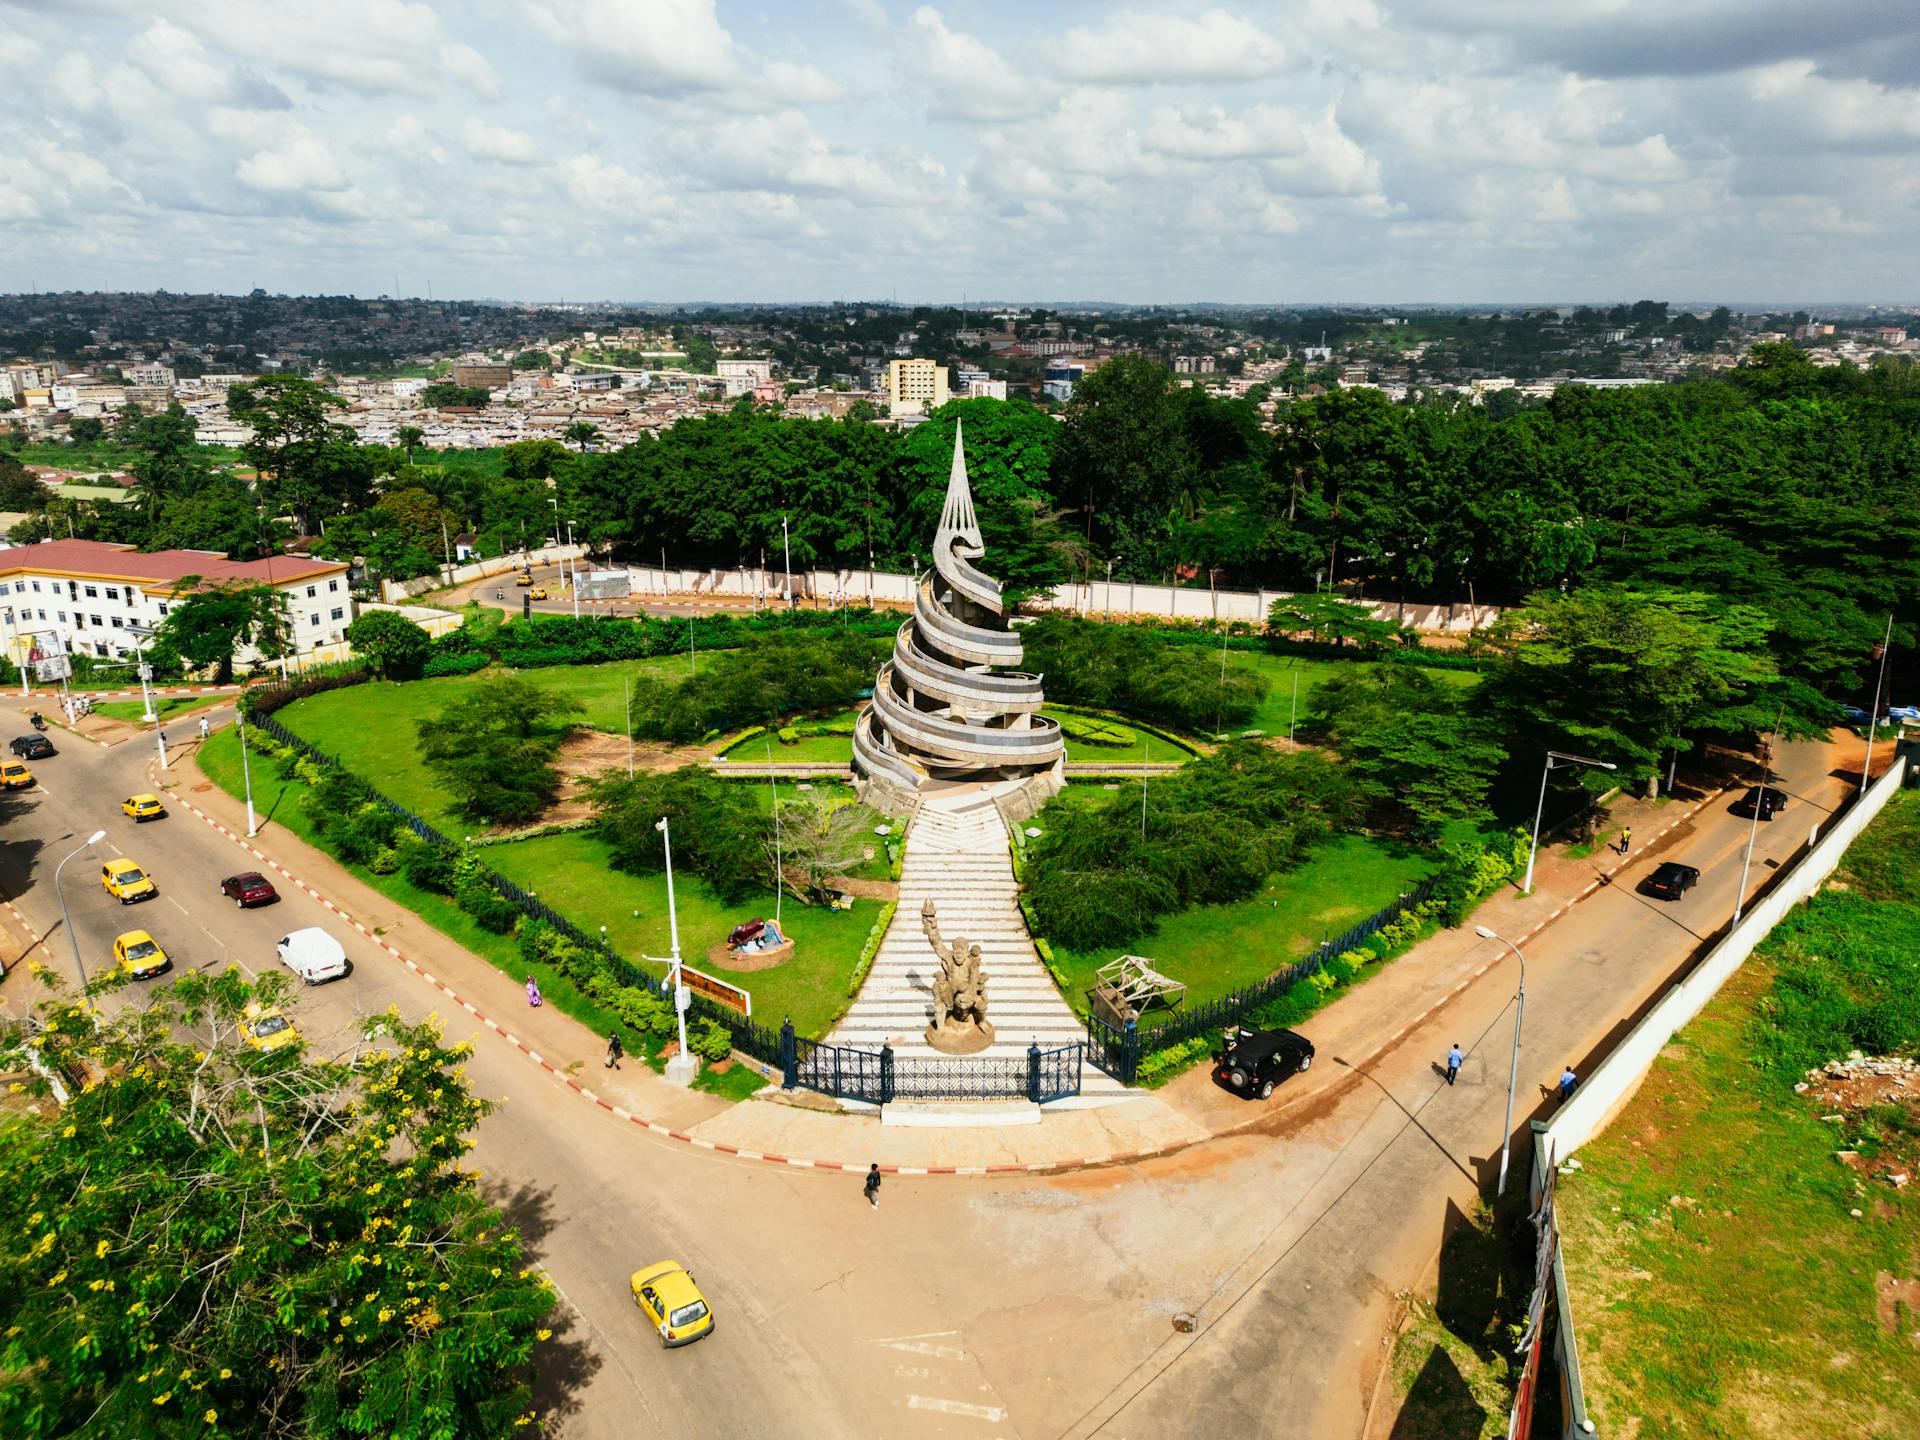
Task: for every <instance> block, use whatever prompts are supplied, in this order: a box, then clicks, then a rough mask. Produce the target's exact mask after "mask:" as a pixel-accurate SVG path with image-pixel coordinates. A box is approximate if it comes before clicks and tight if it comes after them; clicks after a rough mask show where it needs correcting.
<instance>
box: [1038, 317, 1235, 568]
mask: <svg viewBox="0 0 1920 1440" xmlns="http://www.w3.org/2000/svg"><path fill="white" fill-rule="evenodd" d="M1175 397H1176V391H1175V390H1174V386H1173V375H1172V372H1171V371H1169V370H1167V369H1166V368H1165V367H1164V366H1160V365H1156V364H1154V363H1153V362H1151V361H1149V360H1145V359H1142V358H1141V357H1139V356H1133V355H1123V356H1120V357H1118V358H1116V359H1113V360H1109V361H1107V362H1106V363H1105V364H1104V365H1102V366H1101V367H1100V368H1099V369H1097V370H1095V371H1093V372H1091V373H1090V374H1088V375H1087V376H1086V378H1084V379H1083V380H1081V381H1080V382H1079V384H1078V385H1076V386H1075V388H1074V392H1073V399H1072V400H1070V401H1069V402H1068V403H1067V414H1066V422H1065V424H1064V425H1062V427H1061V431H1060V436H1059V439H1058V441H1057V442H1056V443H1055V446H1054V484H1055V493H1056V494H1057V495H1058V496H1059V497H1060V503H1061V504H1063V505H1072V506H1073V507H1075V508H1076V509H1077V510H1078V511H1079V512H1080V515H1081V523H1082V530H1083V534H1084V535H1085V537H1086V538H1087V539H1088V541H1089V542H1092V543H1096V544H1098V545H1100V546H1101V547H1103V548H1104V549H1106V550H1107V551H1108V552H1109V553H1112V552H1113V551H1114V550H1116V549H1118V550H1120V551H1121V552H1122V554H1121V559H1120V562H1119V564H1120V569H1121V570H1122V571H1123V572H1124V573H1128V574H1139V573H1143V572H1144V573H1147V574H1151V573H1152V572H1153V569H1154V568H1155V557H1156V556H1157V555H1158V554H1159V549H1160V545H1161V543H1162V541H1163V540H1164V538H1165V536H1166V534H1167V532H1168V531H1169V530H1170V529H1171V528H1172V525H1173V522H1174V520H1175V518H1176V515H1177V513H1178V510H1179V508H1180V502H1179V497H1182V496H1185V495H1187V494H1188V493H1190V492H1191V490H1192V489H1193V486H1194V481H1195V475H1196V472H1197V470H1198V468H1199V463H1200V462H1199V458H1198V456H1197V455H1196V454H1195V452H1194V446H1193V440H1192V438H1191V436H1190V435H1189V433H1188V428H1187V425H1186V420H1185V416H1184V414H1183V411H1182V405H1181V402H1180V401H1178V400H1177V399H1176V398H1175Z"/></svg>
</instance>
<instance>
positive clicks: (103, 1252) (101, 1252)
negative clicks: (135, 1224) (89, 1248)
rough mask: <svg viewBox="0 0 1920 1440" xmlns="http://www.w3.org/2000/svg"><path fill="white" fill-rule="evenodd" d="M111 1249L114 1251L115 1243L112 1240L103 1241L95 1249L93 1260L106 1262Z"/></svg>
mask: <svg viewBox="0 0 1920 1440" xmlns="http://www.w3.org/2000/svg"><path fill="white" fill-rule="evenodd" d="M111 1249H113V1242H112V1241H111V1240H102V1241H101V1242H100V1243H99V1244H98V1245H96V1246H94V1247H93V1258H94V1259H96V1260H104V1259H106V1258H107V1252H108V1251H109V1250H111Z"/></svg>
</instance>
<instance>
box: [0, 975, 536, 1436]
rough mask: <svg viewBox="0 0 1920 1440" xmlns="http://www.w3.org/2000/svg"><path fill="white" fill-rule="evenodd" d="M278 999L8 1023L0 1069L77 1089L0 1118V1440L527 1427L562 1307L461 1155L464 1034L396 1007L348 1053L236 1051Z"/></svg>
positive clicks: (474, 1107)
mask: <svg viewBox="0 0 1920 1440" xmlns="http://www.w3.org/2000/svg"><path fill="white" fill-rule="evenodd" d="M48 983H49V986H50V989H52V982H48ZM114 983H115V982H114V981H113V980H111V979H109V980H107V981H106V982H105V987H106V988H111V987H112V986H113V985H114ZM287 990H288V986H287V984H286V982H285V980H284V978H283V977H280V976H276V975H269V976H266V977H263V978H262V979H260V980H259V981H257V982H252V981H249V980H248V979H247V978H246V977H245V976H243V975H242V974H241V973H240V972H239V971H238V970H237V969H229V970H228V971H227V972H226V973H225V974H221V975H212V976H209V975H200V974H193V973H189V974H188V975H186V976H184V977H182V978H181V979H180V980H178V981H177V982H175V983H174V984H172V985H170V986H167V987H164V988H162V989H160V990H158V991H156V992H154V993H153V996H152V1003H151V1005H150V1006H149V1007H148V1008H146V1009H135V1008H131V1007H130V1008H128V1009H125V1010H121V1011H119V1012H118V1013H115V1014H111V1015H107V1014H103V1013H101V1010H100V1009H99V1008H98V1007H97V1006H96V1005H95V1004H94V1003H93V1002H92V1000H90V999H89V1000H81V1001H77V1002H76V1001H74V1000H71V999H69V998H66V997H64V996H62V995H60V994H59V993H58V991H57V989H53V991H52V993H51V994H50V996H49V998H47V999H45V1000H43V1001H42V1002H41V1003H40V1004H39V1006H38V1007H36V1011H35V1014H34V1016H33V1018H32V1019H31V1020H29V1021H27V1022H25V1023H18V1022H0V1063H5V1064H7V1065H9V1067H10V1068H19V1069H21V1070H22V1071H23V1073H43V1074H47V1075H52V1076H64V1077H67V1081H68V1085H67V1088H68V1090H69V1092H70V1098H69V1099H68V1102H67V1103H66V1104H65V1105H56V1104H55V1103H54V1102H53V1101H52V1099H51V1098H49V1099H47V1100H46V1101H45V1102H44V1103H43V1104H42V1105H41V1106H40V1107H39V1109H40V1112H41V1113H39V1114H37V1115H26V1116H16V1117H12V1118H9V1119H7V1120H5V1121H0V1194H4V1195H6V1196H7V1197H8V1199H9V1203H8V1204H6V1205H4V1206H0V1435H5V1436H8V1437H10V1440H14V1437H18V1440H29V1437H36V1436H54V1435H140V1436H154V1437H174V1436H195V1437H212V1436H222V1435H236V1436H238V1435H260V1436H280V1435H285V1436H294V1435H298V1436H303V1437H306V1436H319V1437H329V1436H341V1437H346V1436H354V1437H364V1436H370V1435H380V1436H394V1437H419V1440H427V1437H433V1440H447V1437H456V1436H501V1435H508V1434H515V1433H518V1434H526V1433H529V1430H530V1429H531V1428H537V1422H535V1424H533V1425H530V1423H529V1418H528V1417H529V1415H530V1403H529V1401H530V1393H529V1388H528V1372H529V1367H530V1362H531V1359H532V1355H533V1351H534V1348H535V1346H536V1344H537V1343H538V1342H539V1341H540V1340H542V1339H545V1338H546V1332H545V1331H543V1330H542V1329H541V1326H542V1324H543V1322H544V1321H545V1320H546V1318H547V1316H548V1315H549V1313H550V1312H551V1310H552V1309H553V1306H554V1296H553V1293H552V1291H551V1289H550V1288H549V1286H548V1284H547V1282H546V1281H545V1279H544V1278H543V1277H542V1276H540V1275H538V1274H537V1273H535V1271H534V1270H533V1269H532V1267H531V1266H529V1264H528V1262H527V1259H526V1257H525V1255H524V1254H523V1251H522V1247H521V1243H520V1239H519V1237H518V1235H517V1234H516V1233H515V1232H514V1231H513V1230H511V1229H510V1228H508V1227H507V1226H506V1225H505V1224H504V1222H503V1220H502V1218H501V1216H500V1213H499V1212H498V1211H497V1210H496V1209H495V1208H494V1207H493V1206H492V1205H491V1204H490V1203H488V1201H487V1200H486V1199H485V1198H483V1197H482V1196H481V1195H480V1194H479V1193H478V1192H477V1190H476V1188H475V1183H474V1174H473V1172H472V1171H470V1170H468V1169H467V1168H465V1167H464V1166H463V1164H462V1163H461V1162H462V1157H463V1155H464V1154H465V1152H466V1151H467V1149H468V1148H469V1147H470V1146H471V1144H472V1139H471V1135H472V1132H473V1130H474V1127H475V1126H476V1125H477V1124H478V1123H479V1121H480V1120H481V1119H482V1118H483V1117H484V1116H485V1115H486V1114H487V1112H488V1111H489V1109H490V1108H491V1106H490V1105H489V1103H488V1102H487V1101H485V1100H482V1099H479V1098H477V1097H476V1096H474V1095H473V1094H472V1093H470V1091H469V1090H468V1088H467V1084H466V1081H465V1079H464V1077H463V1073H462V1070H461V1064H462V1062H463V1061H464V1060H465V1059H466V1057H467V1054H468V1053H469V1051H468V1047H466V1046H449V1045H446V1044H444V1043H443V1042H442V1039H441V1036H440V1033H439V1030H438V1028H437V1027H436V1026H434V1025H432V1024H419V1023H410V1022H407V1021H405V1020H402V1019H401V1018H400V1016H399V1015H398V1014H397V1013H395V1012H392V1011H389V1012H388V1013H387V1014H386V1015H384V1016H380V1017H376V1018H374V1019H373V1020H371V1021H369V1022H368V1024H367V1026H366V1031H365V1034H364V1035H363V1036H362V1037H361V1038H360V1040H359V1043H358V1044H357V1045H356V1046H355V1047H354V1049H353V1050H352V1051H351V1052H350V1053H347V1054H343V1055H339V1056H333V1057H322V1056H318V1055H315V1054H312V1053H310V1052H309V1051H307V1049H306V1047H305V1046H304V1045H295V1046H291V1047H287V1048H284V1049H279V1050H270V1051H269V1050H260V1049H257V1048H254V1047H253V1046H251V1045H249V1044H248V1042H247V1034H246V1030H245V1029H244V1025H245V1023H246V1021H247V1018H248V1006H249V1005H256V1006H257V1005H280V1004H284V1003H286V1002H287V998H288V996H287ZM41 1088H42V1089H43V1091H44V1090H46V1089H50V1086H48V1085H47V1083H46V1082H44V1081H43V1082H41Z"/></svg>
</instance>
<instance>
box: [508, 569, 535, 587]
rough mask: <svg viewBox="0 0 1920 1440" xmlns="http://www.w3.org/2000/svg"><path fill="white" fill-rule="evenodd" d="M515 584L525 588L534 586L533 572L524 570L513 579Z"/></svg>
mask: <svg viewBox="0 0 1920 1440" xmlns="http://www.w3.org/2000/svg"><path fill="white" fill-rule="evenodd" d="M513 583H514V584H516V585H523V586H524V585H531V584H533V572H532V571H531V570H522V571H521V572H520V573H519V574H518V575H516V576H514V577H513Z"/></svg>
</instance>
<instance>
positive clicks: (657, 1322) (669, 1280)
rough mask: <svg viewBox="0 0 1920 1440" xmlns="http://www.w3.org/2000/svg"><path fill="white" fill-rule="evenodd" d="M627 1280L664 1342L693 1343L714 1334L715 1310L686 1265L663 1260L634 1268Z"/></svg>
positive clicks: (672, 1343)
mask: <svg viewBox="0 0 1920 1440" xmlns="http://www.w3.org/2000/svg"><path fill="white" fill-rule="evenodd" d="M628 1283H629V1284H631V1285H632V1287H633V1303H634V1304H636V1305H638V1306H639V1307H640V1313H641V1314H642V1315H644V1316H646V1317H647V1320H648V1321H649V1322H650V1323H651V1324H652V1326H653V1328H654V1329H655V1330H658V1331H659V1332H660V1343H661V1344H662V1345H665V1346H669V1347H674V1346H680V1345H691V1344H692V1343H693V1342H694V1341H696V1340H698V1339H700V1338H701V1337H702V1336H703V1335H711V1334H712V1333H713V1312H712V1311H711V1310H709V1309H708V1308H707V1297H706V1296H704V1295H702V1294H701V1293H700V1287H699V1286H698V1285H695V1284H694V1283H693V1276H691V1275H689V1274H688V1273H687V1272H686V1269H685V1267H683V1266H681V1265H678V1264H676V1263H675V1262H674V1261H672V1260H662V1261H661V1262H660V1263H659V1264H658V1265H649V1266H648V1267H647V1268H646V1269H644V1270H636V1271H634V1272H633V1278H632V1280H631V1281H629V1282H628Z"/></svg>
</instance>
